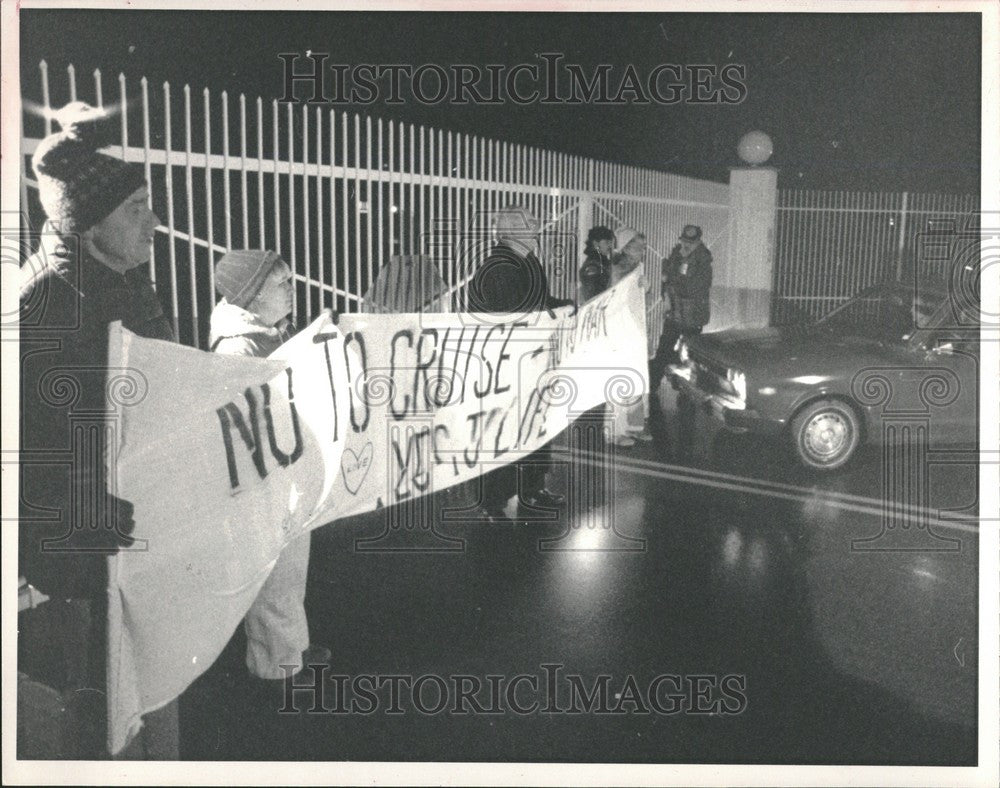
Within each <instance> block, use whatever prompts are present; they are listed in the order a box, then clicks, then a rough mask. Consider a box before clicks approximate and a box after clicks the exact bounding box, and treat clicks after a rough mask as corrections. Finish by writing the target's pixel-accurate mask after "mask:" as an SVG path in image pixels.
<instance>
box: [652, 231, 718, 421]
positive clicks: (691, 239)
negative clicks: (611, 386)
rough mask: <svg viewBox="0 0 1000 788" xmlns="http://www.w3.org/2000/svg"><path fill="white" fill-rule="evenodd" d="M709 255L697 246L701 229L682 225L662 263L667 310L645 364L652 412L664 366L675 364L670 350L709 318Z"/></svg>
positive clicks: (675, 356)
mask: <svg viewBox="0 0 1000 788" xmlns="http://www.w3.org/2000/svg"><path fill="white" fill-rule="evenodd" d="M711 289H712V253H711V252H710V251H708V249H707V248H706V247H705V245H704V244H703V243H702V242H701V228H700V227H698V226H697V225H694V224H688V225H685V227H684V230H683V232H682V233H681V234H680V237H679V239H678V243H677V244H676V245H675V246H674V248H673V250H672V251H671V252H670V256H669V257H667V258H666V259H665V260H664V261H663V263H662V294H663V296H664V298H667V299H669V302H670V306H669V309H668V311H667V315H666V317H665V318H664V321H663V333H662V334H660V341H659V344H658V345H657V348H656V355H654V356H653V358H652V360H651V361H650V362H649V386H650V391H651V393H652V395H653V408H654V409H655V410H657V411H658V410H659V399H658V397H657V392H658V391H659V388H660V381H661V380H662V379H663V374H664V373H665V372H666V370H667V365H668V364H671V363H674V362H675V361H677V360H678V359H677V354H676V351H675V350H674V348H675V347H676V345H677V340H679V339H680V338H681V337H682V336H692V335H694V334H700V333H701V331H702V329H703V328H704V327H705V325H706V324H707V323H708V321H709V319H710V318H711V300H710V293H711Z"/></svg>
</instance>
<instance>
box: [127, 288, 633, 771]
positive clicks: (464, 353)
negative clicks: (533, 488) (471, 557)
mask: <svg viewBox="0 0 1000 788" xmlns="http://www.w3.org/2000/svg"><path fill="white" fill-rule="evenodd" d="M645 334H646V328H645V304H644V293H643V290H642V287H641V280H640V279H639V278H638V274H634V275H632V276H630V277H627V278H626V279H624V280H623V281H622V282H620V283H618V284H617V285H616V286H615V287H614V288H612V289H611V290H609V291H607V292H606V293H604V294H602V295H600V296H598V297H597V298H595V299H593V300H592V301H590V302H588V303H587V304H586V305H584V306H583V307H581V308H580V309H579V311H578V312H576V313H573V311H572V309H571V308H563V309H561V310H559V311H558V312H557V313H555V314H554V316H550V315H549V314H546V313H531V314H528V315H521V316H510V315H504V316H500V315H497V316H487V315H475V314H407V315H363V314H354V315H342V316H340V318H339V320H338V321H336V322H335V321H334V319H333V317H332V316H331V315H329V314H324V315H322V316H320V317H319V318H318V319H317V320H316V321H314V322H313V323H312V324H311V325H310V326H309V327H308V328H307V329H305V330H303V331H302V332H300V333H299V334H298V335H296V336H295V337H294V338H293V339H292V340H290V341H289V342H287V343H286V344H285V345H283V346H282V347H281V348H279V349H278V351H276V352H275V353H274V354H273V355H272V356H270V357H268V358H267V359H255V358H245V357H235V356H223V355H215V354H211V353H204V352H201V351H198V350H193V349H190V348H184V347H181V346H178V345H174V344H170V343H165V342H159V341H156V340H149V339H143V338H141V337H138V336H135V335H133V334H131V333H130V332H128V331H126V330H125V329H123V328H121V327H120V326H116V327H115V328H114V329H113V330H112V333H111V340H110V344H111V347H110V355H111V361H110V366H111V367H112V368H115V369H119V370H121V369H126V370H128V371H129V374H128V376H127V381H126V384H125V385H118V386H117V387H115V390H116V391H117V394H116V395H114V396H112V400H113V403H112V404H113V405H114V406H115V407H114V409H115V420H114V440H113V450H112V451H111V452H110V453H109V457H108V464H109V469H110V471H111V474H110V475H111V476H112V477H113V479H114V489H113V492H114V493H115V494H116V495H118V496H120V497H122V498H125V499H127V500H130V501H132V503H133V504H134V506H135V515H134V519H135V522H136V528H135V532H134V534H133V536H134V537H135V539H136V543H135V546H134V547H133V548H130V549H128V550H125V551H123V552H121V553H119V554H118V555H117V556H115V557H113V558H111V559H109V560H110V569H111V571H110V577H111V587H110V589H109V682H108V684H109V721H110V723H109V748H110V749H111V751H112V752H118V751H120V750H121V749H122V748H123V747H124V746H125V745H126V744H127V743H128V741H129V740H130V739H131V737H132V736H133V735H134V734H135V733H136V732H137V731H138V729H139V727H140V725H141V715H142V714H144V713H146V712H149V711H152V710H154V709H157V708H159V707H161V706H163V705H165V704H167V703H169V702H170V701H171V700H173V699H174V698H176V697H177V696H178V695H180V693H182V692H183V691H184V690H185V689H186V688H187V687H188V686H189V685H190V684H191V682H193V681H194V680H195V679H196V678H197V677H198V676H199V675H200V674H201V673H203V672H204V671H205V670H207V669H208V668H209V667H210V666H211V664H212V663H213V662H214V660H215V659H216V658H217V657H218V655H219V654H220V653H221V651H222V650H223V648H224V647H225V645H226V643H227V642H228V640H229V638H230V637H231V636H232V633H233V632H234V630H235V629H236V627H237V626H238V625H239V623H240V621H241V620H242V618H243V616H244V615H245V613H246V612H247V610H248V609H249V608H250V605H251V604H252V603H253V600H254V598H255V597H256V595H257V593H258V591H259V590H260V588H261V586H262V585H263V583H264V581H265V580H266V578H267V576H268V573H269V572H270V570H271V568H272V567H273V566H274V563H275V561H276V560H277V558H278V555H279V554H280V553H281V550H282V548H283V547H284V546H285V545H286V544H288V543H289V542H291V541H292V540H293V539H295V538H296V537H298V536H299V535H301V534H303V533H305V532H307V531H309V530H310V529H313V528H316V527H318V526H321V525H325V524H327V523H330V522H332V521H335V520H338V519H341V518H344V517H347V516H350V515H354V514H359V513H364V512H369V511H372V510H374V509H379V508H382V507H392V506H395V505H397V504H401V503H403V502H406V501H409V500H412V499H414V498H418V497H420V496H425V495H428V494H429V493H431V492H433V491H438V490H443V489H446V488H447V487H449V486H452V485H455V484H459V483H461V482H464V481H467V480H469V479H473V478H475V477H477V476H480V475H482V474H483V473H487V472H489V471H490V470H493V469H494V468H496V467H498V466H500V465H503V464H506V463H509V462H514V461H516V460H518V459H520V458H523V457H525V456H527V455H529V454H530V453H532V452H533V451H535V450H537V449H538V448H540V447H541V446H543V445H544V444H545V443H547V442H548V441H549V440H551V439H552V438H553V437H555V436H556V435H558V434H559V433H560V432H561V431H562V430H563V429H565V427H566V426H567V425H568V424H569V423H570V422H571V421H572V420H573V418H575V416H576V415H578V414H579V413H581V412H583V411H584V410H587V409H589V408H592V407H593V406H595V405H597V404H599V403H601V402H604V401H605V400H606V399H608V398H609V397H611V396H616V397H617V398H619V399H620V398H621V397H622V396H623V395H624V394H628V393H632V394H636V395H638V394H641V393H642V392H643V391H644V390H645V387H646V380H645V378H646V353H645V348H646V335H645ZM119 374H120V373H119ZM109 388H110V387H109Z"/></svg>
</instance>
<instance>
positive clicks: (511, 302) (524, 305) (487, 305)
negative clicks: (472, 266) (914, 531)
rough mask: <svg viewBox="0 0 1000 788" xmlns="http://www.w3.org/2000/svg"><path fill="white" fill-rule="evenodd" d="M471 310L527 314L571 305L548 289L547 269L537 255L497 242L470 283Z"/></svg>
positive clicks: (568, 301)
mask: <svg viewBox="0 0 1000 788" xmlns="http://www.w3.org/2000/svg"><path fill="white" fill-rule="evenodd" d="M468 295H469V310H470V311H472V312H508V313H515V314H524V313H527V312H539V311H541V310H543V309H555V308H556V307H560V306H565V305H566V304H572V303H573V301H572V300H571V299H562V298H555V297H554V296H553V295H552V294H551V293H550V292H549V280H548V277H547V276H546V275H545V269H544V268H542V264H541V262H539V260H538V257H537V256H535V254H534V253H533V252H532V253H529V254H527V255H525V254H522V253H521V252H519V251H518V250H516V249H514V248H512V247H510V246H507V245H506V244H502V243H501V244H497V245H496V246H494V247H493V249H491V250H490V254H489V256H488V257H487V258H486V259H485V260H484V261H483V262H482V264H481V265H480V266H479V268H478V269H477V270H476V273H475V275H474V276H473V277H472V281H471V282H470V283H469V292H468Z"/></svg>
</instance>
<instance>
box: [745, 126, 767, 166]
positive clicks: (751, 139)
mask: <svg viewBox="0 0 1000 788" xmlns="http://www.w3.org/2000/svg"><path fill="white" fill-rule="evenodd" d="M736 151H737V153H739V155H740V158H741V159H743V161H745V162H746V163H747V164H750V165H752V166H755V167H756V166H758V165H761V164H763V163H764V162H766V161H767V160H768V159H770V158H771V154H772V153H774V145H773V144H772V143H771V138H770V137H769V136H768V135H767V134H765V133H764V132H763V131H748V132H747V133H746V134H744V135H743V136H742V137H741V138H740V142H739V144H738V145H737V146H736Z"/></svg>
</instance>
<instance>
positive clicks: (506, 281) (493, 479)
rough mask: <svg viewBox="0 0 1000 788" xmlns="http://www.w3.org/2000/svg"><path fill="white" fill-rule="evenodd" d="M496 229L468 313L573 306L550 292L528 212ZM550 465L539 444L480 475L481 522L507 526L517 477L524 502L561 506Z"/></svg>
mask: <svg viewBox="0 0 1000 788" xmlns="http://www.w3.org/2000/svg"><path fill="white" fill-rule="evenodd" d="M495 230H496V235H497V239H498V240H497V244H496V246H494V247H493V248H492V249H491V250H490V253H489V256H488V257H487V258H486V259H485V260H484V261H483V262H482V263H481V264H480V266H479V268H478V269H477V270H476V273H475V275H474V276H473V278H472V281H471V282H470V284H469V293H468V295H469V309H470V310H471V311H473V312H493V313H507V314H512V315H515V316H517V315H520V316H524V317H529V316H530V314H531V313H533V312H540V311H551V310H553V309H558V308H559V307H561V306H566V305H569V304H572V303H573V301H572V300H569V299H560V298H556V297H554V296H553V295H552V294H551V293H550V292H549V283H548V278H547V277H546V275H545V269H544V268H542V264H541V262H540V261H539V260H538V254H537V252H538V233H539V223H538V219H536V218H535V217H534V216H533V215H532V213H531V212H530V211H529V210H528V209H527V208H524V207H522V206H519V205H511V206H508V207H506V208H503V209H502V210H500V211H498V212H497V214H496V217H495ZM551 464H552V463H551V458H550V453H549V449H548V447H547V446H543V447H542V448H541V449H539V450H538V451H536V452H535V453H534V454H533V455H532V456H531V457H529V458H526V459H524V460H521V461H520V462H518V463H514V464H510V465H505V466H504V467H502V468H498V469H497V470H495V471H493V472H492V473H489V474H487V475H486V476H484V477H483V482H482V484H483V500H482V510H483V511H482V512H481V514H482V516H483V518H484V519H485V520H487V521H489V522H491V523H498V524H511V522H512V521H511V519H510V518H509V517H508V516H507V514H506V511H505V510H506V506H507V503H508V501H509V500H510V498H511V496H513V495H515V494H517V493H518V477H519V476H520V478H521V479H522V480H523V483H524V485H523V489H522V490H521V496H520V500H521V501H522V502H524V503H526V504H527V505H528V506H532V507H542V508H551V507H554V506H560V505H562V504H563V503H564V502H565V500H566V498H565V496H563V495H559V494H558V493H554V492H552V491H550V490H548V489H546V487H545V477H546V475H547V473H548V470H549V468H550V467H551Z"/></svg>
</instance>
